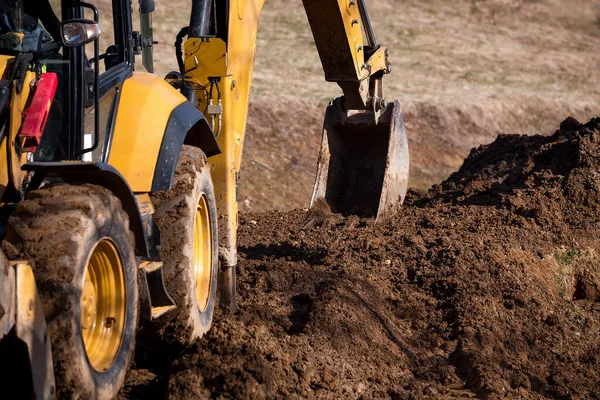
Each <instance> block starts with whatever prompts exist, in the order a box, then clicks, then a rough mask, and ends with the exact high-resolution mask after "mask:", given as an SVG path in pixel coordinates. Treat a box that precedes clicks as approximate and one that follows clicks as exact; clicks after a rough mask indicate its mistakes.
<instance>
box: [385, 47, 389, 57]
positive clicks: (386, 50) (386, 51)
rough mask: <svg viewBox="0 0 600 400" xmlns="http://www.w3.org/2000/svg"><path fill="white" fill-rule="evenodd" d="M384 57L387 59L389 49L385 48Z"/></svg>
mask: <svg viewBox="0 0 600 400" xmlns="http://www.w3.org/2000/svg"><path fill="white" fill-rule="evenodd" d="M385 56H386V57H389V56H390V49H389V48H387V47H386V48H385Z"/></svg>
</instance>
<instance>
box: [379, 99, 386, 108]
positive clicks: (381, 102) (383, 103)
mask: <svg viewBox="0 0 600 400" xmlns="http://www.w3.org/2000/svg"><path fill="white" fill-rule="evenodd" d="M379 107H381V109H382V110H383V109H384V108H386V107H387V101H385V100H384V99H381V101H380V102H379Z"/></svg>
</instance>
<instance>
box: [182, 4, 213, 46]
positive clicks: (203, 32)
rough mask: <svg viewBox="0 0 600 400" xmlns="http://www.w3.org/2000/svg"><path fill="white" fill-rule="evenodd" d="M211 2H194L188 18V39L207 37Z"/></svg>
mask: <svg viewBox="0 0 600 400" xmlns="http://www.w3.org/2000/svg"><path fill="white" fill-rule="evenodd" d="M212 5H213V0H194V1H193V3H192V16H191V18H190V32H189V35H188V36H189V37H190V38H200V37H205V36H208V35H209V33H210V32H209V30H210V19H211V15H212Z"/></svg>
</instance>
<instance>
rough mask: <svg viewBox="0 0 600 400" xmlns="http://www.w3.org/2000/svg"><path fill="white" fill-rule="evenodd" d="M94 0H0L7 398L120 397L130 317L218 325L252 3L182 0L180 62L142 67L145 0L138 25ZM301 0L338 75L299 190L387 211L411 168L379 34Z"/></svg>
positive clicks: (353, 208) (1, 307) (167, 337)
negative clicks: (305, 184)
mask: <svg viewBox="0 0 600 400" xmlns="http://www.w3.org/2000/svg"><path fill="white" fill-rule="evenodd" d="M99 3H100V1H97V0H88V1H85V2H82V1H79V0H60V1H59V0H56V1H54V2H48V0H16V1H15V0H10V1H8V0H0V17H1V18H0V75H1V77H2V78H1V79H2V80H1V81H0V139H1V141H0V229H1V230H0V232H1V234H2V238H3V240H2V250H3V251H2V253H0V276H1V277H2V278H0V357H2V361H3V362H2V363H0V369H1V371H0V381H2V388H3V389H2V390H3V395H5V394H7V395H8V397H12V396H13V395H14V397H15V398H23V397H32V396H33V397H34V398H38V399H47V398H80V399H83V398H98V399H110V398H113V397H114V396H115V395H116V394H117V392H118V390H119V389H120V387H121V386H122V384H123V380H124V378H125V374H126V371H127V368H128V366H129V362H130V359H131V356H132V352H133V350H134V342H135V338H136V335H137V336H138V337H140V335H139V333H140V332H146V333H148V332H149V334H151V335H153V336H154V337H157V338H159V339H160V340H161V341H163V342H164V343H166V344H167V345H170V346H171V345H172V346H177V347H180V346H189V345H190V344H191V343H193V342H194V341H195V340H196V339H197V338H199V337H201V336H202V335H203V334H204V333H206V332H207V331H208V329H209V328H210V326H211V323H212V316H213V310H214V307H215V304H216V303H217V302H218V301H217V287H219V292H220V296H221V299H220V302H221V304H222V305H223V306H224V307H226V308H228V309H229V310H230V311H235V266H236V263H237V252H236V232H237V223H238V222H237V214H238V204H237V190H238V181H239V171H240V162H241V158H242V147H243V143H244V134H245V127H246V116H247V112H248V102H249V96H250V86H251V80H252V71H253V62H254V55H255V47H256V33H257V28H258V23H259V15H260V11H261V9H262V6H263V3H264V0H192V1H191V18H190V24H189V26H188V27H185V28H183V29H182V30H181V32H180V33H179V35H177V37H176V38H174V39H175V47H176V48H175V55H176V61H177V64H178V67H179V70H178V71H174V72H172V73H170V74H168V75H167V77H166V78H165V79H162V78H160V77H158V76H156V75H154V74H153V64H152V46H153V44H154V41H153V37H152V12H153V11H154V8H155V5H154V0H139V12H140V29H139V31H138V30H135V29H134V28H133V23H132V4H131V1H129V0H112V1H110V2H109V3H110V6H111V9H110V12H108V11H106V10H104V9H100V10H99V9H98V8H99ZM102 3H104V4H106V2H104V1H103V2H102ZM303 3H304V8H305V10H306V13H307V16H308V20H309V23H310V26H311V29H312V32H313V35H314V38H315V43H316V45H317V49H318V52H319V56H320V58H321V61H322V64H323V68H324V71H325V78H326V80H328V81H332V82H337V83H338V84H339V86H340V87H341V89H342V91H343V96H341V97H339V98H337V99H335V100H333V101H332V102H331V103H330V104H329V106H328V108H327V112H326V118H325V123H324V132H323V139H322V147H321V151H320V155H319V163H318V167H317V177H316V183H315V189H314V193H313V196H312V199H311V206H312V205H314V204H316V203H317V202H322V201H325V202H326V203H327V204H328V205H329V207H330V208H331V209H332V211H333V212H339V213H343V214H360V215H363V216H371V217H375V218H384V217H386V216H387V215H391V214H393V213H395V212H396V211H397V209H398V207H399V206H400V204H401V203H402V201H403V199H404V195H405V193H406V185H407V180H408V148H407V141H406V135H405V132H404V124H403V120H402V110H401V108H400V105H399V103H398V102H397V101H391V102H386V101H385V99H384V96H383V86H382V78H383V76H384V75H385V74H387V73H389V72H390V71H391V67H390V63H389V61H388V49H387V47H385V46H382V45H380V44H378V43H377V41H376V39H375V35H374V33H373V29H372V27H371V24H370V20H369V16H368V14H367V9H366V6H365V3H364V0H303ZM103 13H105V15H103ZM38 18H39V19H40V20H39V21H38ZM57 25H58V26H59V29H57V28H56V26H57ZM101 43H104V44H105V45H107V46H104V45H103V46H102V51H101ZM138 55H141V58H142V64H143V69H144V71H139V70H138V69H142V68H136V66H135V65H136V64H135V57H136V56H138ZM174 61H175V60H174ZM290 62H292V61H291V60H290ZM246 179H252V177H246ZM321 199H322V200H321ZM6 360H11V361H10V362H7V361H6ZM9 393H11V394H9Z"/></svg>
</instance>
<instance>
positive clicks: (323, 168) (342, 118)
mask: <svg viewBox="0 0 600 400" xmlns="http://www.w3.org/2000/svg"><path fill="white" fill-rule="evenodd" d="M340 104H341V102H339V101H337V100H336V101H334V102H332V103H331V104H330V105H329V106H328V107H327V111H326V114H325V123H324V126H323V138H322V142H321V150H320V152H319V162H318V166H317V177H316V181H315V187H314V191H313V196H312V199H311V203H310V207H311V208H312V207H313V206H314V205H315V204H317V202H318V201H319V199H324V200H325V201H326V202H327V204H328V205H329V207H330V208H331V211H332V212H335V213H341V214H343V215H359V216H361V217H376V218H377V220H380V219H382V218H385V217H388V216H391V215H394V214H395V213H397V212H398V209H399V208H400V206H401V205H402V203H403V202H404V197H405V196H406V190H407V186H408V168H409V156H408V141H407V138H406V132H405V129H404V119H403V116H402V107H401V106H400V103H399V102H398V101H394V102H393V103H390V104H388V106H387V107H386V109H385V110H384V111H383V112H382V113H381V116H380V117H379V118H377V120H376V117H375V114H374V113H373V112H372V111H345V110H342V107H340Z"/></svg>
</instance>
